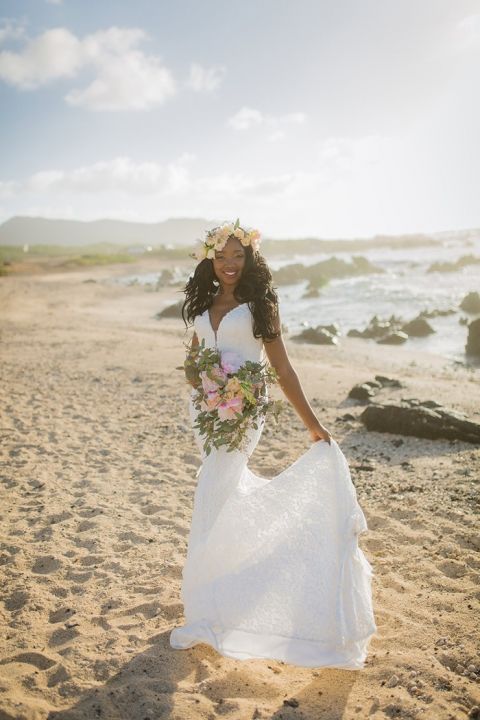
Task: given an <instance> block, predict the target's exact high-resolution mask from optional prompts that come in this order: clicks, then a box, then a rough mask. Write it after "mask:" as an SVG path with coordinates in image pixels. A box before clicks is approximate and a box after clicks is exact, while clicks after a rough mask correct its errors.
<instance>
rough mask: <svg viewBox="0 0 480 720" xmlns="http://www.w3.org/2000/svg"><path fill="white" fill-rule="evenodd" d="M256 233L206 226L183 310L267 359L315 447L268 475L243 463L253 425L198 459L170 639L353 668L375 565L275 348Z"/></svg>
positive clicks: (242, 349) (200, 331)
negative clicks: (244, 440) (180, 608)
mask: <svg viewBox="0 0 480 720" xmlns="http://www.w3.org/2000/svg"><path fill="white" fill-rule="evenodd" d="M258 246H259V233H258V231H256V230H244V229H243V228H241V227H239V225H238V220H237V222H236V223H235V225H229V224H225V225H223V226H220V227H218V228H215V229H214V230H212V231H209V232H208V233H207V236H206V240H205V241H204V242H203V243H202V245H201V247H200V250H199V252H198V253H197V254H196V255H194V257H196V259H198V260H200V262H199V263H198V265H197V267H196V269H195V272H194V274H193V276H192V277H191V278H190V279H189V281H188V282H187V285H186V287H185V294H186V299H185V303H184V305H183V308H182V315H183V318H184V321H185V313H186V316H187V319H188V320H189V321H191V320H193V323H194V328H195V332H194V335H193V339H192V346H194V345H198V343H199V341H202V340H203V341H204V343H205V345H206V346H207V347H212V348H213V347H216V348H217V349H218V350H219V351H220V352H222V353H223V352H235V353H237V354H238V355H239V356H240V357H241V358H242V359H243V361H245V360H252V361H257V362H258V361H261V360H262V359H265V356H266V357H267V358H268V360H269V362H270V364H271V365H272V366H273V367H274V368H275V370H276V371H277V373H278V377H279V384H280V387H281V388H282V391H283V392H284V394H285V396H286V397H287V399H288V400H289V401H290V402H291V404H292V405H293V407H294V408H295V410H296V411H297V413H298V415H299V416H300V418H301V419H302V421H303V423H304V424H305V426H306V428H307V429H308V431H309V433H310V437H311V439H312V440H313V444H312V445H311V447H310V448H309V450H307V451H306V452H305V453H304V454H303V455H301V456H300V457H299V458H298V459H297V460H296V461H295V462H294V463H293V464H292V465H290V466H289V467H288V468H286V469H285V470H283V471H281V472H280V473H279V474H277V475H276V476H274V477H273V478H264V477H261V476H259V475H256V474H255V473H253V472H252V471H251V470H250V468H249V467H248V464H247V461H248V459H249V457H250V456H251V454H252V453H253V451H254V449H255V447H256V445H257V444H258V441H259V440H260V437H261V434H262V431H263V427H264V419H263V421H262V422H260V423H259V424H258V427H257V428H256V429H255V428H254V427H251V428H250V429H249V437H248V445H247V448H246V451H244V452H240V451H237V450H235V451H233V452H228V451H227V450H226V449H225V448H223V447H220V448H219V449H213V450H212V451H211V452H210V453H209V454H208V455H207V454H206V453H205V451H204V449H203V438H202V437H201V436H200V434H199V431H198V429H197V428H196V427H195V426H193V423H194V422H195V419H196V415H197V412H198V411H197V410H196V408H195V406H194V404H193V401H192V395H193V393H194V392H195V391H194V390H192V395H191V397H190V404H189V410H190V418H191V421H192V426H193V429H194V434H195V439H196V441H197V444H198V446H199V449H200V452H201V454H202V466H201V468H200V471H199V473H198V481H197V486H196V489H195V496H194V507H193V516H192V524H191V528H190V534H189V538H188V550H187V558H186V562H185V566H184V569H183V580H182V589H181V597H182V601H183V604H184V614H185V624H184V625H183V626H181V627H177V628H174V629H173V630H172V632H171V635H170V644H171V646H172V647H173V648H175V649H186V648H189V647H193V646H194V645H196V644H198V643H201V642H205V643H208V644H209V645H211V646H212V647H214V648H215V649H216V650H217V651H218V652H219V653H220V654H222V655H224V656H226V657H232V658H236V659H251V658H271V659H277V660H282V661H284V662H289V663H292V664H294V665H301V666H308V667H320V666H328V667H342V668H347V669H358V668H362V667H364V661H365V659H366V656H367V646H368V643H369V640H370V638H371V636H372V635H373V634H374V633H375V631H376V629H377V627H376V624H375V620H374V615H373V608H372V594H371V579H372V574H373V571H372V567H371V565H370V563H369V562H368V561H367V559H366V557H365V556H364V554H363V552H362V550H361V549H360V548H359V547H358V535H359V534H360V533H361V532H363V531H365V530H367V523H366V520H365V516H364V514H363V512H362V510H361V508H360V506H359V504H358V501H357V497H356V490H355V486H354V485H353V483H352V481H351V477H350V472H349V468H348V463H347V461H346V459H345V457H344V455H343V453H342V451H341V450H340V448H339V446H338V444H337V443H336V441H335V440H334V439H333V438H332V436H331V434H330V432H329V431H328V430H327V429H326V428H325V427H324V426H323V425H322V424H321V423H320V422H319V420H318V419H317V417H316V416H315V414H314V412H313V410H312V408H311V406H310V404H309V402H308V400H307V398H306V397H305V394H304V392H303V390H302V387H301V384H300V381H299V379H298V376H297V373H296V372H295V370H294V368H293V367H292V365H291V363H290V360H289V358H288V355H287V351H286V348H285V345H284V343H283V339H282V332H281V321H280V314H279V308H278V298H277V295H276V293H275V291H274V289H273V287H272V275H271V272H270V270H269V268H268V266H267V264H266V262H265V259H264V258H263V257H262V256H261V255H260V253H259V250H258Z"/></svg>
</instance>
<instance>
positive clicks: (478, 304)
mask: <svg viewBox="0 0 480 720" xmlns="http://www.w3.org/2000/svg"><path fill="white" fill-rule="evenodd" d="M460 307H461V308H462V310H465V312H468V313H472V314H473V315H476V314H477V313H480V295H479V294H478V292H469V293H468V294H467V295H465V297H464V298H463V300H462V302H461V303H460Z"/></svg>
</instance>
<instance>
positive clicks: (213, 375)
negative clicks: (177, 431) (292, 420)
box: [179, 339, 284, 455]
mask: <svg viewBox="0 0 480 720" xmlns="http://www.w3.org/2000/svg"><path fill="white" fill-rule="evenodd" d="M179 369H180V368H179ZM182 369H183V370H184V371H185V376H186V378H187V381H188V382H190V383H191V384H192V385H194V387H195V393H194V395H193V398H192V399H193V404H194V406H195V408H196V409H197V410H199V411H200V412H199V413H198V414H197V418H196V421H195V424H194V427H195V428H198V430H199V432H200V434H201V435H203V436H204V437H205V441H204V449H205V452H206V454H207V455H209V454H210V451H211V449H212V446H214V447H215V448H217V449H218V448H220V447H222V446H226V449H227V452H231V451H232V450H244V449H245V446H246V441H247V431H248V429H249V428H250V427H252V426H253V427H254V428H255V429H257V428H258V423H259V421H260V419H261V418H262V416H265V415H266V414H267V412H269V413H271V414H272V415H273V417H274V419H275V422H277V421H278V416H279V414H280V412H281V411H282V409H283V406H284V402H283V401H282V400H269V398H268V394H267V386H268V385H270V384H274V383H277V382H278V374H277V371H276V370H275V368H273V367H271V366H270V365H268V364H267V363H266V362H254V361H252V360H245V361H244V362H243V361H242V359H241V358H240V357H239V356H238V355H237V354H236V353H233V352H221V351H220V350H218V349H217V348H207V347H205V341H204V340H203V339H202V342H201V343H200V344H199V345H196V346H195V347H191V346H190V347H189V348H188V353H187V357H186V359H185V362H184V364H183V368H182Z"/></svg>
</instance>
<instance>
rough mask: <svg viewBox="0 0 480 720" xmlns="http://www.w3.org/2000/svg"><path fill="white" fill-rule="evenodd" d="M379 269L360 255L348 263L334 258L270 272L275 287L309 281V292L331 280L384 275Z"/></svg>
mask: <svg viewBox="0 0 480 720" xmlns="http://www.w3.org/2000/svg"><path fill="white" fill-rule="evenodd" d="M384 272H385V270H384V269H383V268H381V267H378V266H376V265H373V264H372V263H371V262H370V261H369V260H368V259H367V258H365V257H363V256H362V255H353V256H352V262H351V263H348V262H346V261H345V260H341V259H339V258H336V257H331V258H328V260H321V261H320V262H317V263H314V264H313V265H303V263H292V264H291V265H284V266H283V267H281V268H279V269H278V270H274V271H272V275H273V280H274V282H275V284H277V285H292V284H294V283H298V282H301V281H302V280H308V281H309V288H308V289H309V290H313V289H318V288H319V287H322V286H323V285H325V284H326V283H327V282H328V280H330V279H331V278H340V277H351V276H354V275H367V274H370V273H384Z"/></svg>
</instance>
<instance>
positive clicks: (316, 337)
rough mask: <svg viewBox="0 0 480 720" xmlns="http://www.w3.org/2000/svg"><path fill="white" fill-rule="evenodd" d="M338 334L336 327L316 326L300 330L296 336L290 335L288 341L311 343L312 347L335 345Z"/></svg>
mask: <svg viewBox="0 0 480 720" xmlns="http://www.w3.org/2000/svg"><path fill="white" fill-rule="evenodd" d="M339 334H340V331H339V328H338V325H337V324H336V323H333V324H332V325H317V326H316V327H309V328H305V329H304V330H302V332H301V333H299V334H298V335H292V337H291V338H290V340H296V342H304V343H312V344H313V345H337V344H338V339H337V335H339Z"/></svg>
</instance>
